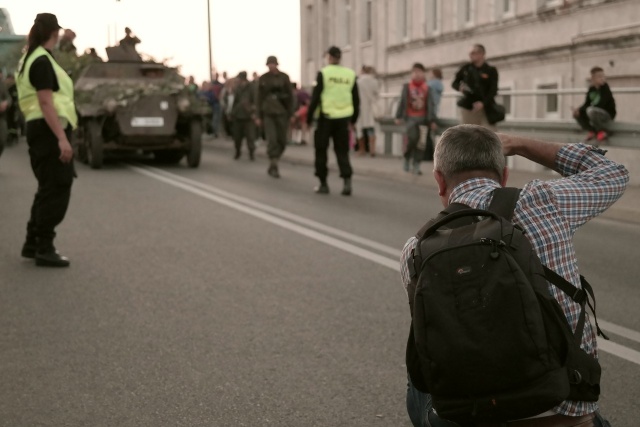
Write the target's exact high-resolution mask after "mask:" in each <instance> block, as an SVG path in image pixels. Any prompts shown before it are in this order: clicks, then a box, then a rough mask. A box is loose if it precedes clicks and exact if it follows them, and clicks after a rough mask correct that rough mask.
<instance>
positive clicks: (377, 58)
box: [300, 0, 640, 122]
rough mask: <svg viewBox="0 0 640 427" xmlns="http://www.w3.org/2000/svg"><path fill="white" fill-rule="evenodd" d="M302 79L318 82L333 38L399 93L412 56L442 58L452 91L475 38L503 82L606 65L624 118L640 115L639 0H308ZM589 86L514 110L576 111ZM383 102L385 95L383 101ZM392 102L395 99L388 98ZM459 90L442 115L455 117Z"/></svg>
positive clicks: (427, 60)
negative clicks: (639, 90)
mask: <svg viewBox="0 0 640 427" xmlns="http://www.w3.org/2000/svg"><path fill="white" fill-rule="evenodd" d="M300 3H301V14H302V17H301V18H302V19H301V22H302V28H301V29H302V74H301V75H302V79H303V84H304V85H305V86H307V87H310V86H311V85H312V84H313V81H314V80H315V76H316V74H317V72H318V70H319V69H320V68H321V67H322V66H323V64H324V59H323V54H324V52H325V51H326V49H327V48H328V47H329V46H331V45H336V46H339V47H340V48H341V49H342V50H343V64H344V65H346V66H349V67H351V68H353V69H355V70H356V71H358V70H359V69H360V68H361V67H362V65H373V66H374V67H375V68H376V70H377V71H378V74H379V77H380V79H381V82H382V91H383V92H387V93H397V92H398V91H399V88H400V86H401V84H402V83H403V82H404V81H405V80H406V79H407V78H408V70H409V68H410V67H411V64H412V63H414V62H422V63H423V64H424V65H425V66H426V67H434V66H439V67H441V68H442V69H443V72H444V84H445V88H446V89H445V91H448V92H452V89H450V85H451V81H452V79H453V75H454V74H455V71H456V70H457V69H458V68H459V67H460V65H462V64H463V63H464V62H466V61H467V60H468V51H469V49H470V46H471V45H472V44H473V43H482V44H483V45H484V46H485V47H486V49H487V58H488V61H489V62H490V63H491V64H492V65H494V66H496V67H497V68H498V71H499V73H500V88H501V89H512V90H534V89H550V90H553V89H555V88H557V89H572V88H578V89H580V90H585V91H586V88H587V86H588V81H587V79H588V77H589V70H590V69H591V67H593V66H594V65H599V66H601V67H602V68H604V70H605V73H606V74H607V76H608V80H609V84H610V86H611V87H612V90H613V92H614V96H615V97H616V102H617V104H618V117H617V120H618V121H625V122H638V121H640V109H639V108H636V105H637V103H638V101H637V100H638V98H639V96H640V94H637V93H636V94H623V93H616V89H621V88H629V87H640V0H301V2H300ZM583 99H584V95H582V94H581V95H559V96H557V95H547V96H532V95H529V96H511V97H509V99H503V102H505V103H507V104H508V105H509V106H510V117H512V118H517V119H541V118H543V119H549V120H570V119H571V111H570V107H572V106H579V105H580V104H581V103H582V102H583ZM383 103H384V102H383V101H381V104H383ZM385 107H386V109H387V110H389V109H390V105H389V103H386V106H385ZM456 114H457V111H456V108H455V98H452V97H449V98H445V99H444V100H443V102H442V106H441V116H443V117H455V115H456Z"/></svg>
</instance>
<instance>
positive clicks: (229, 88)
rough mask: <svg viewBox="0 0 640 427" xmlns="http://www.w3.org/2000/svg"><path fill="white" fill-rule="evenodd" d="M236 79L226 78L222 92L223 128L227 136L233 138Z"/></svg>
mask: <svg viewBox="0 0 640 427" xmlns="http://www.w3.org/2000/svg"><path fill="white" fill-rule="evenodd" d="M236 83H237V82H236V79H234V78H225V81H224V86H223V88H222V92H220V110H221V111H222V128H223V129H224V132H225V133H226V134H227V136H229V137H231V138H233V126H232V122H231V111H232V110H233V104H234V102H235V99H236V93H235V89H236Z"/></svg>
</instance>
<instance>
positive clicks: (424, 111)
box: [396, 63, 436, 175]
mask: <svg viewBox="0 0 640 427" xmlns="http://www.w3.org/2000/svg"><path fill="white" fill-rule="evenodd" d="M425 74H426V69H425V68H424V65H422V64H420V63H415V64H413V67H411V81H409V83H405V84H404V85H403V86H402V92H401V96H400V104H398V110H397V111H396V123H397V124H405V125H406V132H407V139H408V144H407V149H406V151H405V154H404V170H405V172H409V171H410V170H411V160H412V159H413V173H415V174H416V175H422V172H421V171H420V161H422V159H423V158H424V147H425V144H426V134H427V132H426V130H427V127H431V129H433V130H435V128H436V115H435V111H436V108H435V98H434V97H433V96H432V95H431V93H430V92H429V86H428V85H427V81H426V79H425ZM421 127H423V129H424V132H423V133H424V139H425V140H424V141H420V138H421V132H420V128H421Z"/></svg>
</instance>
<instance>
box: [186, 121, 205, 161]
mask: <svg viewBox="0 0 640 427" xmlns="http://www.w3.org/2000/svg"><path fill="white" fill-rule="evenodd" d="M200 157H202V122H201V121H200V120H192V121H191V126H190V129H189V150H188V151H187V165H188V166H189V167H190V168H197V167H198V166H200Z"/></svg>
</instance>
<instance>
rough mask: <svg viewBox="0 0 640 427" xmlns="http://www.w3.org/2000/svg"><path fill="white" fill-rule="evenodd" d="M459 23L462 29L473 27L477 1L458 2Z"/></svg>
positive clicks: (460, 0)
mask: <svg viewBox="0 0 640 427" xmlns="http://www.w3.org/2000/svg"><path fill="white" fill-rule="evenodd" d="M457 5H458V23H459V27H460V28H468V27H472V26H473V25H474V24H475V19H476V1H475V0H458V3H457Z"/></svg>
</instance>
